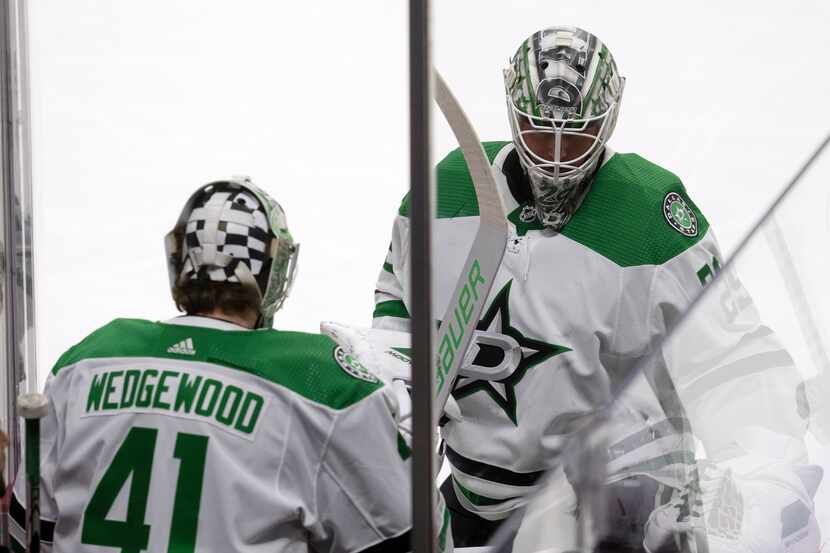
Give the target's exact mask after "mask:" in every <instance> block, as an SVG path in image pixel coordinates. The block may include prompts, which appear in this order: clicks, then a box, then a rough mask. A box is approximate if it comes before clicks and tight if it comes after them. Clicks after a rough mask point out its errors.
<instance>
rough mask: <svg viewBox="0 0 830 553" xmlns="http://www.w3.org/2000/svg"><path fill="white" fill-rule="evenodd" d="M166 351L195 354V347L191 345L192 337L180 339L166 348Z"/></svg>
mask: <svg viewBox="0 0 830 553" xmlns="http://www.w3.org/2000/svg"><path fill="white" fill-rule="evenodd" d="M167 353H178V354H179V355H196V348H194V347H193V338H188V339H187V340H182V341H181V342H179V343H178V344H173V345H172V346H170V347H169V348H167Z"/></svg>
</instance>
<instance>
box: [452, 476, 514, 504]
mask: <svg viewBox="0 0 830 553" xmlns="http://www.w3.org/2000/svg"><path fill="white" fill-rule="evenodd" d="M452 481H453V483H455V485H456V487H457V489H459V490H461V493H462V494H463V495H464V497H466V498H467V500H468V501H469V502H470V503H472V504H473V505H479V506H487V505H498V504H499V503H504V502H505V501H510V500H512V499H517V498H516V497H506V498H504V499H494V498H492V497H486V496H483V495H479V494H477V493H475V492H474V491H471V490H469V489H467V488H465V487H464V486H462V485H461V484H460V483H459V482H458V480H456V479H455V477H453V479H452Z"/></svg>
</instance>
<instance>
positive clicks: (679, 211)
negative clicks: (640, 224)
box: [663, 192, 698, 237]
mask: <svg viewBox="0 0 830 553" xmlns="http://www.w3.org/2000/svg"><path fill="white" fill-rule="evenodd" d="M663 215H664V216H665V217H666V221H668V223H669V225H671V227H672V228H673V229H674V230H676V231H677V232H679V233H680V234H682V235H684V236H689V237H693V236H697V232H698V226H697V217H696V216H695V213H694V211H692V210H691V208H690V207H689V205H688V204H687V203H686V201H685V200H684V199H683V198H681V197H680V194H678V193H677V192H669V193H668V194H666V197H665V198H664V199H663Z"/></svg>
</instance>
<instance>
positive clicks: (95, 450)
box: [11, 317, 446, 553]
mask: <svg viewBox="0 0 830 553" xmlns="http://www.w3.org/2000/svg"><path fill="white" fill-rule="evenodd" d="M383 392H384V386H383V384H382V382H381V381H380V380H379V379H378V378H377V377H376V376H375V375H374V374H373V373H372V372H370V371H369V370H367V369H366V368H365V367H364V366H362V365H360V364H359V363H356V362H354V361H353V360H352V359H350V358H349V356H347V355H345V354H344V353H343V351H342V349H341V348H339V347H337V346H336V344H335V343H334V342H333V341H331V340H330V339H329V338H327V337H324V336H320V335H313V334H305V333H297V332H282V331H276V330H254V331H249V330H244V329H241V328H240V327H237V326H235V325H231V324H229V323H223V322H220V321H215V320H213V319H207V318H202V317H180V318H177V319H173V320H172V321H170V322H168V323H154V322H148V321H143V320H131V319H118V320H115V321H113V322H112V323H110V324H108V325H106V326H104V327H103V328H101V329H99V330H97V331H96V332H94V333H93V334H91V335H90V336H89V337H87V338H86V339H85V340H83V341H82V342H80V343H79V344H78V345H76V346H74V347H73V348H71V349H70V350H69V351H68V352H67V353H65V354H64V355H63V356H62V357H61V358H60V360H59V361H58V362H57V364H56V365H55V367H54V369H53V371H52V374H51V375H50V376H49V378H48V380H47V383H46V389H45V393H46V395H47V396H48V398H49V400H50V413H49V415H48V417H47V418H45V419H44V421H43V423H42V438H41V475H42V486H41V511H40V513H41V519H42V539H43V541H44V543H45V544H46V545H47V548H46V550H47V551H48V550H49V546H51V547H52V549H51V550H53V551H56V552H58V551H59V552H72V553H83V552H88V553H103V552H107V551H112V552H119V551H132V552H135V553H138V552H139V551H158V552H161V551H176V552H178V553H187V552H195V551H199V552H217V553H219V552H221V553H228V552H245V553H248V552H250V553H253V552H257V551H261V552H265V551H268V552H273V551H292V552H304V551H308V550H312V551H319V552H330V553H350V552H357V551H386V550H388V551H408V550H409V531H410V527H411V506H410V499H409V498H410V496H411V494H410V477H409V471H410V468H409V463H408V461H407V459H408V458H409V455H410V453H409V448H408V446H407V445H406V444H405V443H404V442H403V440H402V439H401V436H400V435H399V434H398V431H397V426H396V421H395V418H394V416H393V415H394V413H393V410H394V408H395V407H394V405H392V404H391V403H390V402H389V397H388V396H387V395H386V394H385V393H383ZM24 466H25V462H24V463H22V464H21V471H20V473H19V474H18V478H17V481H16V483H15V494H14V501H13V502H14V505H13V507H12V514H13V522H12V524H11V526H12V532H13V535H14V537H15V539H17V540H18V541H19V542H22V541H23V534H22V531H23V530H22V525H23V520H24V519H23V518H22V517H23V516H24V510H25V508H26V505H25V497H26V494H25V472H24V471H23V467H24ZM443 536H446V529H444V532H443V533H442V538H443ZM443 543H444V542H443V541H442V544H443Z"/></svg>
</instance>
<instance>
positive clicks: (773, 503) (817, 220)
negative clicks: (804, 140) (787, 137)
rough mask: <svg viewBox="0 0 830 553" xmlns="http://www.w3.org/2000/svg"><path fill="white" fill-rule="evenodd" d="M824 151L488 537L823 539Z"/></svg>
mask: <svg viewBox="0 0 830 553" xmlns="http://www.w3.org/2000/svg"><path fill="white" fill-rule="evenodd" d="M823 154H824V155H821V156H820V157H819V158H818V159H817V161H816V162H815V163H814V164H813V165H812V167H811V168H810V169H809V170H808V171H807V172H806V173H805V174H804V175H803V177H802V179H801V180H800V182H799V183H798V184H797V185H796V186H795V187H794V188H793V189H792V190H791V192H790V193H789V194H788V195H787V196H785V197H784V198H783V200H782V201H781V202H780V203H779V205H778V206H777V207H776V208H775V209H774V210H773V211H772V213H771V214H770V215H769V216H767V217H766V218H764V219H763V220H762V221H761V223H760V224H759V225H758V227H757V228H755V229H754V231H753V232H752V233H750V235H749V236H748V239H747V241H746V242H745V243H744V246H743V247H742V248H741V249H740V250H738V251H737V253H736V255H735V256H734V257H733V258H732V259H730V260H724V259H713V260H710V261H709V262H707V263H705V264H703V263H702V264H701V267H700V270H699V271H698V277H699V278H700V281H701V285H702V286H703V287H702V293H701V294H700V296H699V297H698V299H697V301H696V302H695V303H694V304H693V305H692V307H691V309H690V310H689V311H688V312H687V313H686V314H685V315H684V316H683V317H682V319H681V320H680V323H679V324H677V326H676V327H675V328H674V330H673V331H672V332H671V333H670V334H669V335H668V337H666V338H665V339H664V340H663V341H662V342H660V343H655V344H654V346H653V351H654V353H653V355H652V356H651V357H650V358H649V359H648V361H646V362H645V363H644V364H643V366H640V367H638V368H637V369H636V370H635V371H632V372H631V373H629V374H627V375H625V377H624V378H623V384H622V385H621V386H620V387H619V388H618V389H616V390H614V394H615V399H614V401H613V404H612V405H611V406H610V407H609V408H608V409H607V410H605V411H604V412H602V413H598V414H597V416H596V417H595V418H594V420H592V421H590V422H588V423H586V424H585V427H584V430H583V431H582V432H580V433H579V434H578V435H577V436H575V438H574V439H573V440H572V441H571V442H570V443H569V445H568V446H567V447H566V450H565V453H564V454H563V455H562V464H561V465H560V466H559V467H558V468H556V469H555V470H551V471H550V472H549V473H548V474H547V476H546V481H545V486H544V488H543V490H542V491H540V492H539V493H537V494H536V495H535V496H534V497H533V498H532V499H531V500H530V501H529V502H528V503H527V505H526V508H525V510H524V511H522V512H520V513H518V514H516V515H515V516H514V517H513V518H512V519H510V520H509V521H508V522H507V523H506V524H504V525H503V527H502V530H501V531H500V532H499V534H497V535H496V536H495V538H494V539H493V542H492V545H493V546H494V547H497V548H501V549H500V550H505V551H506V550H509V549H510V547H511V546H512V548H513V551H516V552H517V553H535V552H537V551H548V552H564V551H592V550H603V551H629V550H630V551H643V550H644V549H643V540H648V546H649V548H650V550H652V551H654V550H655V547H656V544H657V543H658V542H659V543H663V546H664V547H667V548H668V549H667V550H669V551H678V550H679V551H704V550H706V549H705V548H708V550H709V551H711V552H714V551H756V550H763V551H772V550H776V551H777V550H781V551H783V550H785V548H788V549H786V550H788V551H799V552H801V551H805V552H807V551H818V550H819V548H820V547H821V545H822V544H824V543H825V542H826V541H827V539H828V536H830V491H828V489H829V488H828V484H827V480H828V478H830V476H829V475H828V471H830V449H828V446H829V445H830V408H828V401H830V364H828V351H830V340H828V337H829V336H830V293H828V291H827V282H828V281H830V245H829V244H830V186H828V182H830V155H827V152H826V151H825V152H823ZM658 396H659V401H660V402H661V404H662V405H663V406H664V407H665V414H666V419H664V420H659V419H650V420H649V419H646V418H644V417H643V416H642V414H641V413H639V411H638V405H639V404H641V402H643V401H650V400H653V399H655V398H658ZM638 452H639V453H638ZM661 504H663V505H666V506H664V507H662V508H661V509H660V508H658V507H659V506H660V505H661ZM673 506H674V507H676V508H674V509H673ZM684 506H685V507H684ZM686 507H688V511H686V512H684V510H683V509H684V508H686ZM678 521H680V522H678ZM672 548H674V549H672Z"/></svg>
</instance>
